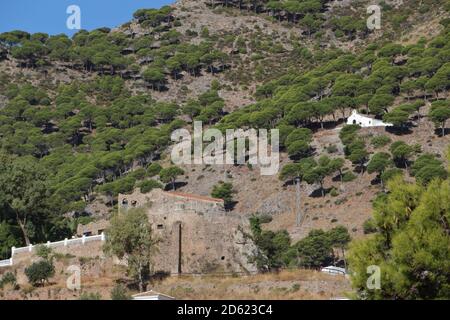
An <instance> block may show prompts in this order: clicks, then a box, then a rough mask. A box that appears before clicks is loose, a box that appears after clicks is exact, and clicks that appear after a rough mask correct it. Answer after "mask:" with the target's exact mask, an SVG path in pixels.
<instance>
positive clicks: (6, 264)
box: [0, 233, 106, 267]
mask: <svg viewBox="0 0 450 320" xmlns="http://www.w3.org/2000/svg"><path fill="white" fill-rule="evenodd" d="M105 239H106V238H105V234H104V233H102V234H99V235H96V236H82V237H81V238H72V239H67V238H66V239H64V240H61V241H55V242H50V241H47V243H45V244H35V245H32V244H30V245H29V246H26V247H21V248H16V247H12V248H11V258H10V259H6V260H0V267H9V266H12V265H13V257H14V255H15V254H17V253H23V252H33V249H35V248H36V247H37V246H40V245H45V246H47V247H49V248H57V247H63V246H64V247H68V246H71V245H80V244H81V245H84V244H85V243H86V242H92V241H105Z"/></svg>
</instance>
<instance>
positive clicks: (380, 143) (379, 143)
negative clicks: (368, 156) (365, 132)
mask: <svg viewBox="0 0 450 320" xmlns="http://www.w3.org/2000/svg"><path fill="white" fill-rule="evenodd" d="M391 141H392V140H391V138H389V137H388V136H385V135H381V136H376V137H373V138H372V140H371V141H370V143H371V144H372V146H374V148H381V147H384V146H386V145H388V144H389V143H391Z"/></svg>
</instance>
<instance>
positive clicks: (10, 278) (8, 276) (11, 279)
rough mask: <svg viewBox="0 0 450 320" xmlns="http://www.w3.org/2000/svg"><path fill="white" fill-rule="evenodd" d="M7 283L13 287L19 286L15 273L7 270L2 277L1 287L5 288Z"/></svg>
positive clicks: (0, 280)
mask: <svg viewBox="0 0 450 320" xmlns="http://www.w3.org/2000/svg"><path fill="white" fill-rule="evenodd" d="M7 284H11V285H12V286H13V288H16V287H17V279H16V276H15V275H14V273H12V272H7V273H5V274H4V275H3V277H2V278H1V279H0V289H3V287H4V286H5V285H7Z"/></svg>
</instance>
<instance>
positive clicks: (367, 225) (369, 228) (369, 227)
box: [363, 218, 377, 234]
mask: <svg viewBox="0 0 450 320" xmlns="http://www.w3.org/2000/svg"><path fill="white" fill-rule="evenodd" d="M363 231H364V234H370V233H375V232H376V231H377V226H376V224H375V221H373V219H372V218H369V219H367V220H366V221H364V223H363Z"/></svg>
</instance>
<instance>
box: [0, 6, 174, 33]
mask: <svg viewBox="0 0 450 320" xmlns="http://www.w3.org/2000/svg"><path fill="white" fill-rule="evenodd" d="M173 2H174V0H0V33H1V32H5V31H11V30H23V31H27V32H30V33H34V32H46V33H48V34H59V33H66V34H68V35H72V34H74V33H75V32H76V31H77V30H69V29H67V27H66V21H67V18H68V17H69V14H67V13H66V10H67V7H68V6H70V5H77V6H79V7H80V10H81V28H82V29H86V30H92V29H95V28H99V27H110V28H112V27H116V26H118V25H120V24H122V23H125V22H127V21H129V20H130V19H131V18H132V15H133V12H134V11H136V10H137V9H141V8H160V7H161V6H163V5H167V4H170V3H173Z"/></svg>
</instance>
